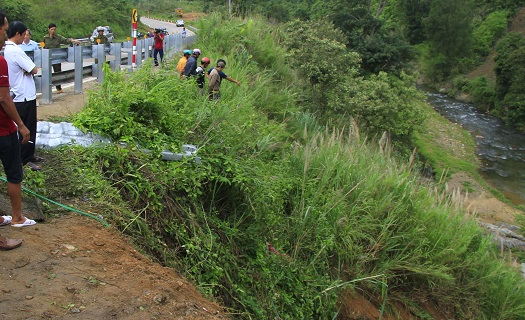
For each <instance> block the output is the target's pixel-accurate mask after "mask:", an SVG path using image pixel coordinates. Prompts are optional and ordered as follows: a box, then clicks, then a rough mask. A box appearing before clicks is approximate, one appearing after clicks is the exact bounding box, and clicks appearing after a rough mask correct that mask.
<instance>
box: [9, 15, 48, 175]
mask: <svg viewBox="0 0 525 320" xmlns="http://www.w3.org/2000/svg"><path fill="white" fill-rule="evenodd" d="M26 31H27V27H26V26H25V25H24V24H23V23H22V22H20V21H14V22H11V23H9V29H8V35H7V36H8V38H9V40H8V41H6V42H5V49H4V57H5V59H6V60H7V66H8V70H9V87H10V89H9V91H10V93H11V96H12V97H13V101H14V103H15V106H16V110H17V111H18V114H19V115H20V118H21V119H22V121H23V122H24V124H25V125H26V127H27V128H28V129H29V131H30V133H31V137H30V140H29V141H30V143H26V144H24V145H22V148H21V153H22V164H23V165H28V166H29V167H30V168H31V170H40V166H38V165H36V164H35V163H34V162H39V161H42V160H43V159H42V158H41V157H37V156H35V143H36V124H37V115H36V87H35V81H34V79H33V75H34V74H35V73H37V67H36V66H35V64H34V63H33V61H31V59H30V58H29V57H28V56H27V54H26V53H25V52H24V51H23V50H22V48H21V47H20V46H19V45H20V44H21V43H22V41H24V37H25V34H26Z"/></svg>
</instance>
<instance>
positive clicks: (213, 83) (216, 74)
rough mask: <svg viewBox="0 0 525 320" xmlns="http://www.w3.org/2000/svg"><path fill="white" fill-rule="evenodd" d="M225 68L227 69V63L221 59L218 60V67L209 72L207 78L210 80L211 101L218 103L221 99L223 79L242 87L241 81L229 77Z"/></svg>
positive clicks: (209, 96)
mask: <svg viewBox="0 0 525 320" xmlns="http://www.w3.org/2000/svg"><path fill="white" fill-rule="evenodd" d="M225 67H226V61H224V60H223V59H219V60H217V65H216V67H215V68H211V69H210V70H208V72H207V74H206V76H207V77H208V79H209V82H208V99H209V100H215V101H218V100H219V99H220V98H221V94H220V88H221V82H222V79H226V80H228V81H230V82H233V83H236V84H237V85H238V86H240V85H241V83H240V82H239V81H237V80H235V79H233V78H232V77H230V76H228V75H227V74H226V73H224V72H223V70H224V68H225Z"/></svg>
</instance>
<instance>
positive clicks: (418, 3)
mask: <svg viewBox="0 0 525 320" xmlns="http://www.w3.org/2000/svg"><path fill="white" fill-rule="evenodd" d="M394 12H395V13H396V14H395V19H396V20H397V21H398V22H399V23H400V25H401V29H402V32H403V34H404V35H405V36H406V37H407V39H408V41H409V43H410V44H419V43H422V42H423V41H425V40H426V39H427V36H426V32H425V28H424V25H423V21H424V20H425V19H426V18H427V17H428V14H429V12H430V1H429V0H397V1H396V2H395V8H394Z"/></svg>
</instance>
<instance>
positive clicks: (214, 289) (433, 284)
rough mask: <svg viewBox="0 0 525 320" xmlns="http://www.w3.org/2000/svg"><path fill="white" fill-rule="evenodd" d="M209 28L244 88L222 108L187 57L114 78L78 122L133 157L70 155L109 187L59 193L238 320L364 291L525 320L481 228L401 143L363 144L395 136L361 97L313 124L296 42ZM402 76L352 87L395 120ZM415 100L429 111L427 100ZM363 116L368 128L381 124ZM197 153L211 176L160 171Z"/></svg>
mask: <svg viewBox="0 0 525 320" xmlns="http://www.w3.org/2000/svg"><path fill="white" fill-rule="evenodd" d="M219 26H220V27H219ZM198 28H199V30H201V31H202V35H203V36H201V37H200V39H199V43H197V44H196V45H197V46H199V47H200V48H202V50H203V52H205V55H207V56H209V57H211V58H212V60H216V59H218V58H224V59H226V61H227V68H226V70H225V72H226V73H228V74H230V75H232V76H233V77H234V78H236V79H239V80H240V82H241V83H242V84H243V85H242V86H240V87H237V86H232V85H231V84H230V83H227V82H226V83H223V91H222V93H223V94H222V99H221V101H220V102H219V103H218V104H214V103H210V102H209V101H207V99H206V97H202V96H200V95H199V94H198V91H197V88H196V86H195V85H194V83H192V82H190V81H180V80H179V79H178V77H176V72H175V71H174V63H175V61H168V63H166V64H165V65H164V67H163V68H162V69H161V70H159V71H156V72H154V70H152V69H151V68H150V67H148V66H144V67H143V68H142V69H140V70H138V71H137V72H135V73H133V74H131V75H126V74H124V73H112V72H110V71H109V70H106V76H105V78H104V83H103V85H102V86H101V88H100V90H98V91H93V92H92V93H91V94H90V98H89V104H88V105H87V106H86V108H85V110H84V111H83V112H82V113H81V114H79V115H78V116H77V117H76V120H75V122H76V124H77V125H80V126H83V127H84V128H87V129H89V130H90V131H93V132H99V133H103V134H105V135H107V136H109V137H111V138H113V139H114V140H115V141H119V142H125V143H126V146H124V145H122V144H117V143H115V144H113V145H109V146H104V147H102V146H96V147H90V148H89V149H81V148H66V149H65V150H61V151H60V152H59V154H65V156H64V157H66V158H67V159H68V160H67V161H65V162H66V164H65V165H66V166H68V167H69V168H75V169H74V170H73V171H72V172H71V170H70V171H69V172H67V174H68V175H69V180H74V179H76V178H79V177H82V179H81V180H80V181H84V182H85V183H86V184H88V183H89V182H90V181H93V182H92V183H91V184H92V185H94V186H97V187H96V188H94V189H90V190H84V191H81V190H78V188H69V187H67V186H65V187H64V188H63V189H61V191H60V194H62V195H63V194H64V193H65V194H71V193H73V192H76V191H75V190H77V191H79V192H89V193H90V194H92V196H90V198H93V199H97V200H98V201H100V207H99V208H97V212H98V213H101V214H103V215H104V216H105V217H106V219H108V220H109V221H111V222H112V223H113V224H114V225H115V226H116V227H118V228H119V229H120V230H122V231H123V232H125V233H127V234H129V235H131V236H133V237H134V238H135V239H136V240H137V242H136V243H137V244H138V245H139V246H141V248H142V249H143V250H144V251H146V252H148V253H150V254H151V255H153V256H154V257H156V258H157V259H158V261H159V262H161V263H163V264H165V265H169V266H173V267H175V268H177V269H178V270H180V271H181V272H183V273H185V275H186V276H187V277H189V278H191V279H192V280H194V281H195V282H196V283H197V285H198V286H199V288H200V289H201V290H202V291H203V292H205V293H207V294H209V295H211V296H214V297H216V298H217V299H219V301H221V303H223V304H224V305H226V306H228V307H229V308H230V309H231V311H232V312H234V313H236V314H237V317H238V318H245V319H249V318H255V319H268V318H290V319H292V318H293V319H296V318H307V319H312V318H315V319H327V318H333V317H335V316H336V315H338V313H339V311H338V310H339V307H338V304H337V301H338V298H339V296H340V295H342V294H344V293H345V292H348V291H349V290H350V291H356V292H364V293H366V295H367V296H369V297H372V301H373V302H375V303H376V304H377V306H378V308H380V309H381V310H382V311H383V312H387V311H388V310H391V308H390V305H391V304H392V303H394V302H396V301H410V303H408V302H407V304H409V305H418V304H420V303H421V302H422V301H423V300H425V301H435V303H436V304H438V305H439V307H440V308H446V309H447V310H450V311H451V312H453V313H454V314H455V315H456V316H457V317H458V318H476V319H520V318H523V316H525V301H524V299H523V296H524V293H525V286H524V285H523V281H522V279H521V274H520V272H519V271H518V270H515V269H513V268H512V267H511V266H510V265H508V264H507V263H506V262H505V261H503V260H502V259H501V258H500V257H499V255H498V253H497V252H498V251H497V250H496V249H495V248H494V247H493V245H492V244H491V242H490V241H489V240H488V239H487V238H486V237H484V236H483V233H482V231H481V230H480V228H479V227H478V226H477V224H476V223H475V221H474V220H471V219H469V218H466V217H465V216H464V213H462V212H461V211H458V210H457V209H455V206H454V204H453V203H452V201H451V200H450V199H448V198H447V197H445V196H443V195H441V194H440V193H438V192H437V191H436V188H434V187H432V186H425V185H423V184H422V183H421V182H420V181H419V180H418V175H417V173H416V172H415V170H416V169H417V168H416V166H415V163H414V162H411V161H408V159H407V160H400V159H399V158H398V157H397V156H395V154H394V153H393V151H392V150H391V147H390V145H391V142H390V141H389V139H388V135H386V134H385V135H381V134H379V135H377V136H376V138H367V137H366V135H365V134H362V133H361V132H360V129H361V130H364V129H366V130H365V131H367V132H370V133H374V132H379V133H381V128H377V129H379V131H376V130H374V129H371V128H365V125H357V123H356V122H355V121H353V120H352V118H351V117H349V114H350V113H351V112H353V111H352V105H353V103H354V102H353V101H351V100H349V101H350V103H349V107H348V109H347V111H348V112H347V113H345V112H343V111H344V110H343V109H342V104H341V105H340V106H341V107H340V108H341V110H340V111H338V112H333V111H330V112H327V113H328V115H325V116H323V117H321V118H319V119H322V121H323V122H320V121H319V119H318V118H317V116H316V115H314V114H313V113H312V111H313V112H314V113H316V114H317V113H318V112H317V111H315V108H314V107H315V105H314V104H313V103H311V102H310V103H308V102H305V101H313V100H310V92H312V90H314V89H315V88H312V87H315V86H316V85H317V84H318V83H317V82H312V78H311V74H308V73H306V72H303V71H302V68H303V67H302V66H301V68H298V66H297V65H296V64H295V63H293V62H292V61H290V60H289V59H288V57H287V54H286V53H287V52H289V48H288V49H287V48H283V47H280V46H279V45H278V44H277V43H275V42H274V41H275V40H274V39H285V38H286V37H287V36H289V35H293V33H290V34H288V33H287V31H286V30H285V29H283V30H277V29H271V28H267V27H265V24H264V23H263V22H261V21H260V20H257V19H249V20H237V19H232V18H228V19H222V18H221V16H218V15H211V16H209V17H207V18H206V19H204V20H202V21H201V22H200V23H199V25H198ZM276 35H278V36H276ZM281 36H282V37H281ZM282 43H283V44H284V45H287V42H286V41H283V42H282ZM335 47H336V48H337V46H335ZM285 61H288V62H290V63H291V64H290V65H287V64H285ZM305 65H308V63H305ZM292 67H295V68H292ZM390 76H391V75H386V74H385V75H381V74H379V75H378V76H370V77H367V78H361V76H360V75H359V74H358V73H350V74H348V76H347V78H345V79H343V78H338V79H339V80H340V81H342V83H343V84H347V85H349V84H352V83H354V82H357V83H360V90H361V91H363V92H361V93H360V94H361V96H363V97H369V98H368V100H369V101H371V102H370V105H373V106H375V107H374V108H373V109H372V110H368V111H367V112H370V117H373V116H372V115H373V110H377V114H378V115H381V113H382V112H383V111H382V109H384V106H383V105H381V103H380V101H381V99H383V98H385V97H383V96H381V95H379V94H380V93H381V92H383V91H384V90H387V91H386V92H388V90H394V88H397V87H399V86H408V87H410V85H408V83H410V81H409V82H403V80H402V78H398V79H397V80H394V79H395V78H392V79H391V80H388V78H389V77H390ZM323 81H324V80H323ZM397 81H399V83H398V82H397ZM364 83H366V84H367V85H364ZM378 87H380V88H383V89H381V90H378V89H377V88H378ZM397 90H398V91H399V90H400V89H397ZM404 90H410V89H409V88H405V89H404ZM345 94H346V95H345V96H342V97H341V98H342V99H345V98H348V99H350V98H351V97H352V95H353V94H354V93H353V92H347V93H345ZM305 98H306V100H305ZM327 98H328V99H332V97H331V96H330V95H327ZM374 99H376V100H374ZM400 99H401V98H400ZM403 99H406V100H407V101H406V102H405V103H406V104H411V105H412V108H413V109H414V110H419V111H418V112H421V113H422V114H424V113H426V111H425V109H424V107H423V103H422V100H421V99H420V97H419V98H418V96H417V95H414V94H408V93H407V95H406V97H405V98H403ZM360 100H362V99H360ZM386 101H389V100H386ZM387 103H391V102H387ZM330 106H331V105H330V104H329V103H327V104H326V107H327V108H330ZM300 107H305V109H306V110H309V111H311V112H310V113H305V112H302V111H299V110H300ZM357 110H358V109H357ZM362 112H364V111H356V113H355V115H356V117H355V119H357V121H359V123H367V122H366V121H363V122H361V119H360V114H361V113H362ZM396 112H397V111H396ZM429 118H431V117H430V116H429V115H427V119H429ZM398 122H402V118H399V120H398ZM321 123H327V124H328V126H325V125H323V124H321ZM378 123H379V122H378ZM334 124H337V127H338V128H336V127H335V126H334ZM399 125H401V124H399ZM405 125H406V126H407V127H412V129H411V131H416V132H417V129H416V127H414V126H413V124H410V122H407V123H405ZM401 136H404V135H401ZM410 136H411V135H408V136H406V137H410ZM183 143H192V144H195V145H197V146H199V151H198V154H199V157H200V158H201V159H202V163H201V164H197V163H195V161H194V159H192V158H189V159H186V160H185V161H182V162H165V161H162V160H160V151H161V150H163V149H169V150H172V151H179V150H180V146H181V144H183ZM142 148H147V149H149V150H151V153H145V152H144V151H142V150H143V149H142ZM436 157H440V155H438V156H436ZM72 159H73V160H72ZM68 161H76V164H75V165H70V164H68ZM449 161H450V164H452V163H454V162H456V161H455V160H449ZM459 166H460V169H462V168H461V166H462V165H461V164H460V165H459ZM465 166H466V165H465ZM458 170H459V169H458ZM81 185H82V184H81ZM55 192H57V191H55ZM411 292H418V296H417V297H414V295H412V294H410V293H411ZM413 309H414V310H416V311H417V313H418V314H419V315H420V316H421V317H429V315H428V314H426V313H425V312H424V311H423V310H421V309H419V308H413ZM416 311H415V312H416ZM340 316H343V315H341V314H340Z"/></svg>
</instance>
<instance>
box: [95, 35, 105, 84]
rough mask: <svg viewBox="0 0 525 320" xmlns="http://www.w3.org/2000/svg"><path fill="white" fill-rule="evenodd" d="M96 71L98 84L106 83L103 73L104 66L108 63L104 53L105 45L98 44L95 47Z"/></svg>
mask: <svg viewBox="0 0 525 320" xmlns="http://www.w3.org/2000/svg"><path fill="white" fill-rule="evenodd" d="M95 48H96V50H95V65H94V67H95V66H96V68H95V70H96V72H97V80H98V83H102V81H104V72H103V71H102V66H103V65H104V63H106V55H105V52H104V45H103V44H97V45H94V46H93V49H95Z"/></svg>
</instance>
